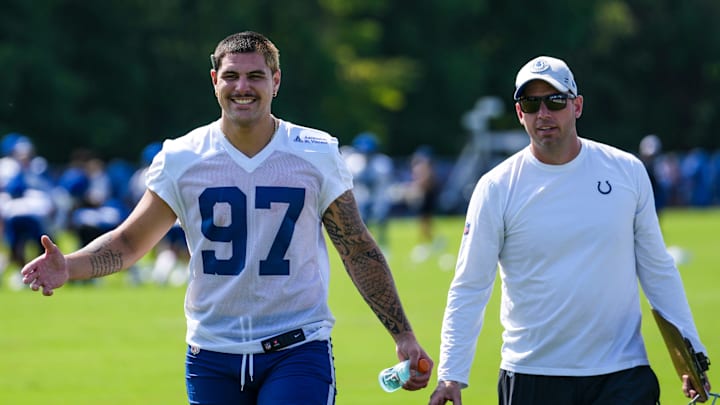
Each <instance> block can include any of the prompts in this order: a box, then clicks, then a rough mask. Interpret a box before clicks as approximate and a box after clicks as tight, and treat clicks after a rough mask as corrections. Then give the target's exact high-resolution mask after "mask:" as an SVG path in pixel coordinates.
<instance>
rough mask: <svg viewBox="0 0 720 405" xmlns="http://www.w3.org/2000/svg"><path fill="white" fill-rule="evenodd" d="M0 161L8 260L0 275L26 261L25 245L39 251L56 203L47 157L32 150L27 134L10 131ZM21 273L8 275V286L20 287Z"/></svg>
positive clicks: (2, 219) (0, 265) (1, 219)
mask: <svg viewBox="0 0 720 405" xmlns="http://www.w3.org/2000/svg"><path fill="white" fill-rule="evenodd" d="M2 147H3V153H4V154H5V155H6V156H4V157H3V158H2V162H0V185H1V186H2V189H0V222H1V223H2V226H1V228H2V232H3V236H4V240H5V244H6V245H7V249H8V251H9V260H8V259H3V260H2V261H6V260H7V262H6V263H0V277H2V275H3V274H2V273H4V272H5V270H6V269H7V268H9V267H10V266H12V267H14V268H16V269H17V270H19V269H20V268H21V267H22V266H23V265H24V264H25V263H26V261H27V258H26V251H27V248H28V247H31V248H32V249H35V251H36V253H39V252H42V251H43V247H42V245H41V244H40V243H39V242H40V239H39V238H40V236H42V235H43V234H46V233H51V232H52V231H53V228H52V225H53V218H54V214H55V211H56V205H55V203H54V200H53V198H52V189H53V183H52V181H51V180H50V178H49V176H48V175H47V166H48V165H47V161H46V160H45V159H44V158H42V157H41V156H38V155H37V154H36V152H35V145H34V144H33V142H32V141H31V140H30V138H29V137H27V136H25V135H21V134H16V133H11V134H8V135H7V136H5V137H4V138H3V141H2ZM20 280H21V277H20V273H13V274H12V276H11V284H10V285H11V287H12V288H15V289H18V288H21V287H22V285H23V284H22V282H21V281H20Z"/></svg>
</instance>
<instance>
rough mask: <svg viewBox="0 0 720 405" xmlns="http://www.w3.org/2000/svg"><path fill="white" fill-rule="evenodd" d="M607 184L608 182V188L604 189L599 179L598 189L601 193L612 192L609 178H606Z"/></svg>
mask: <svg viewBox="0 0 720 405" xmlns="http://www.w3.org/2000/svg"><path fill="white" fill-rule="evenodd" d="M605 184H607V189H606V190H604V189H603V188H602V187H601V185H602V182H600V181H598V185H597V189H598V191H599V192H600V194H610V192H611V191H612V186H611V185H610V182H609V181H607V180H605Z"/></svg>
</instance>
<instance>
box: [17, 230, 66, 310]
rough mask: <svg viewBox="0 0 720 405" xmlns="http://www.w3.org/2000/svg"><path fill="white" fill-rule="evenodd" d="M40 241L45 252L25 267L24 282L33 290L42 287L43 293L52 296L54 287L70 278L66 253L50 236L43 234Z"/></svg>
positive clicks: (23, 272) (58, 286)
mask: <svg viewBox="0 0 720 405" xmlns="http://www.w3.org/2000/svg"><path fill="white" fill-rule="evenodd" d="M40 242H41V243H42V245H43V247H44V248H45V253H44V254H43V255H41V256H39V257H37V258H35V259H34V260H33V261H31V262H30V263H28V264H26V265H25V267H23V269H22V271H21V273H22V275H23V283H25V284H28V285H30V288H32V290H33V291H38V290H39V289H40V288H42V293H43V295H45V296H51V295H53V290H54V289H56V288H60V287H62V286H63V285H64V284H65V283H66V282H67V281H68V279H70V272H69V270H68V267H67V261H66V260H65V255H63V254H62V252H60V249H58V247H57V246H56V245H55V244H54V243H53V241H52V240H50V237H48V236H47V235H43V236H42V237H41V238H40Z"/></svg>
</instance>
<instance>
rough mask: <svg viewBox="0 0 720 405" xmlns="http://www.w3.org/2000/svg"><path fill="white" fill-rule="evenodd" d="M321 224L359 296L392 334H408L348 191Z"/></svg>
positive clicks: (385, 273) (376, 249)
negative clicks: (405, 332)
mask: <svg viewBox="0 0 720 405" xmlns="http://www.w3.org/2000/svg"><path fill="white" fill-rule="evenodd" d="M323 224H324V225H325V229H326V231H327V233H328V236H329V237H330V240H331V241H332V242H333V244H334V245H335V247H336V248H337V250H338V252H339V254H340V258H341V259H342V261H343V264H344V265H345V269H346V270H347V272H348V274H349V275H350V277H351V278H352V280H353V282H354V283H355V285H356V287H357V289H358V290H359V291H360V294H361V295H362V296H363V298H364V299H365V301H366V302H367V303H368V305H369V306H370V308H371V309H372V310H373V312H375V314H376V315H377V317H378V318H379V319H380V321H381V322H382V323H383V325H384V326H385V328H386V329H387V330H388V331H390V333H392V334H397V333H400V332H404V331H410V330H411V328H410V323H409V322H408V320H407V318H406V316H405V312H404V311H403V308H402V305H401V303H400V299H399V297H398V294H397V290H396V289H395V284H394V282H393V279H392V276H391V274H390V269H389V267H388V264H387V262H386V261H385V256H384V255H383V254H382V252H381V251H380V248H379V247H378V245H377V243H375V241H374V240H373V239H372V236H371V235H370V233H369V232H368V231H367V228H366V227H365V225H364V224H363V222H362V219H361V218H360V216H359V214H358V210H357V205H356V204H355V199H354V198H353V196H352V194H351V192H350V191H348V192H346V193H345V194H343V195H342V196H340V197H339V198H338V199H337V200H336V201H335V203H333V204H332V205H331V206H330V207H329V208H328V210H327V211H326V212H325V216H324V217H323Z"/></svg>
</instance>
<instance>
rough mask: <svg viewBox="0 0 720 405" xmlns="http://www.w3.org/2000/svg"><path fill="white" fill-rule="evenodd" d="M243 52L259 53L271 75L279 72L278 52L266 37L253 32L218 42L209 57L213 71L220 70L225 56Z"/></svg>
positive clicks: (237, 34) (239, 33)
mask: <svg viewBox="0 0 720 405" xmlns="http://www.w3.org/2000/svg"><path fill="white" fill-rule="evenodd" d="M245 52H258V53H260V54H261V55H262V56H263V58H265V63H266V64H267V65H268V67H269V68H270V71H271V72H272V73H275V72H277V71H278V70H280V51H278V49H277V47H276V46H275V44H273V43H272V41H270V40H269V39H268V38H267V37H265V36H264V35H262V34H259V33H257V32H253V31H243V32H238V33H236V34H232V35H229V36H228V37H226V38H225V39H223V40H222V41H220V42H219V43H218V45H217V47H216V48H215V52H213V54H212V55H210V61H211V62H212V66H213V69H215V70H219V69H220V65H221V64H222V60H223V58H224V57H225V55H227V54H230V53H245Z"/></svg>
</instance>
